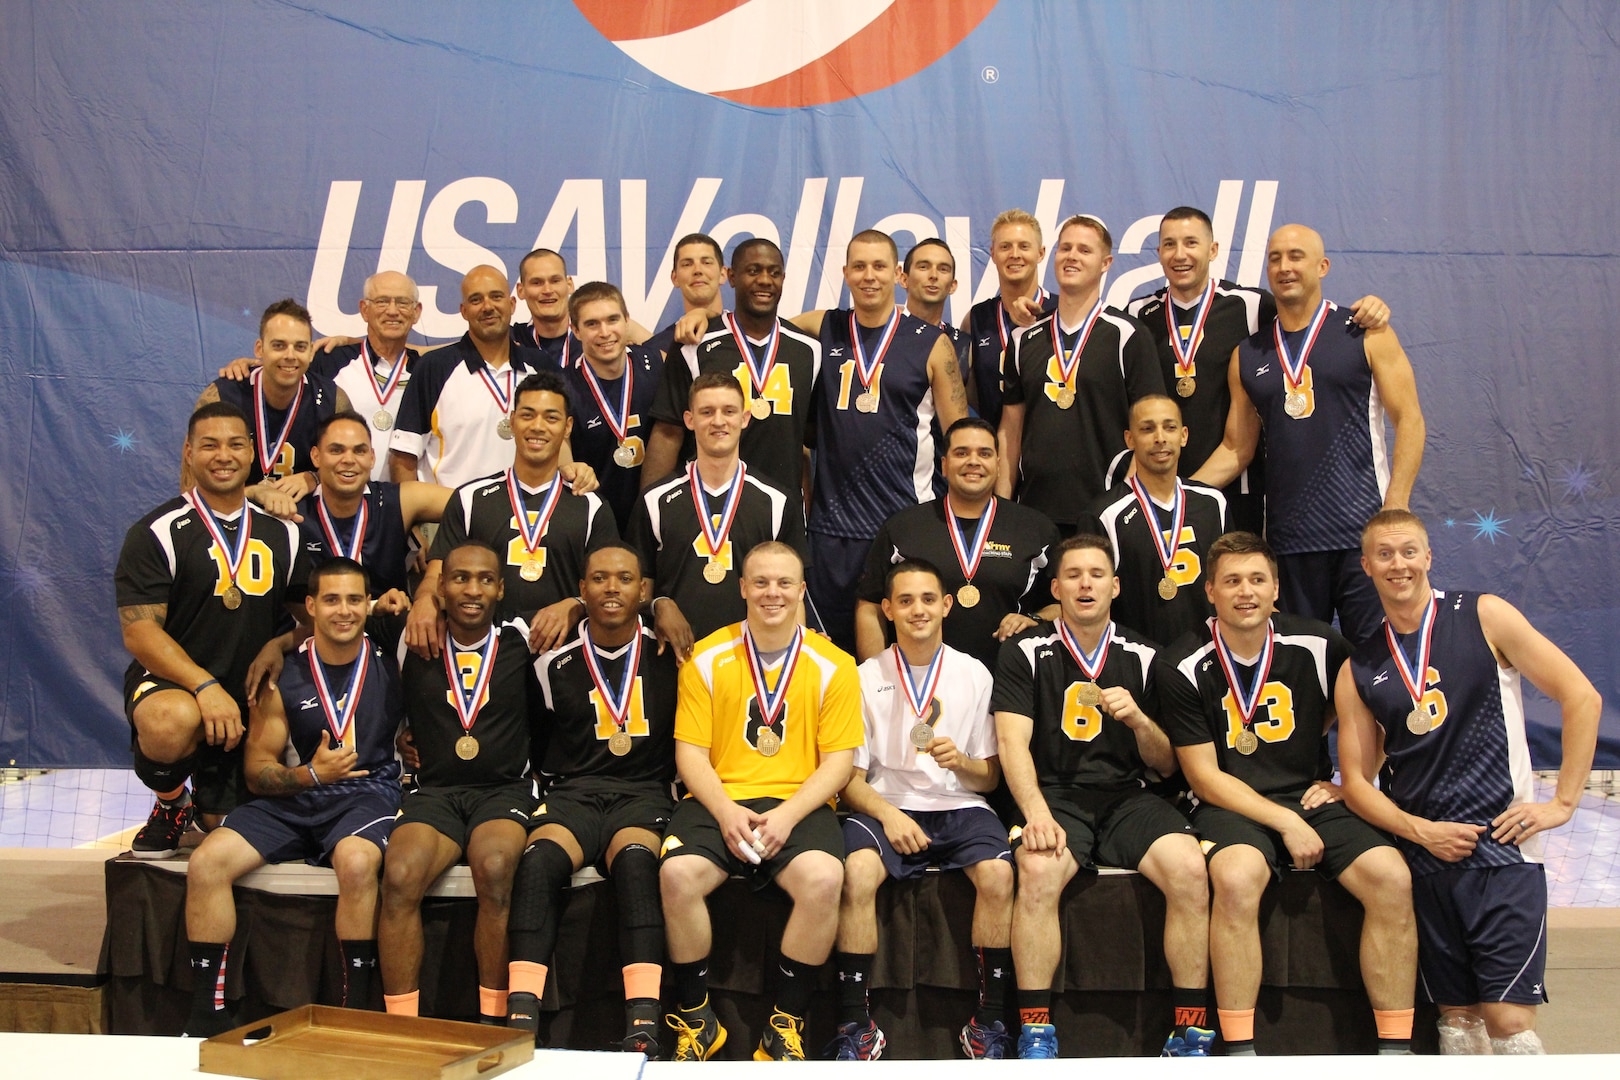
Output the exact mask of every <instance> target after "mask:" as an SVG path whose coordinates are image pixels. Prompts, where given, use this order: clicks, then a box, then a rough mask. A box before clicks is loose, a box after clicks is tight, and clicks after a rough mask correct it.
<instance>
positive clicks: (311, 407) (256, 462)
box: [214, 372, 337, 487]
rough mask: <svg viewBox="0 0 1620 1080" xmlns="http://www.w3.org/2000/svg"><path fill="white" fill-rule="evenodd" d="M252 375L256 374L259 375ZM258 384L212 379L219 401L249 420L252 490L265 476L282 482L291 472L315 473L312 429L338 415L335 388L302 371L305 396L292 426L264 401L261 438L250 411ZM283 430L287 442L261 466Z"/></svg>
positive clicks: (281, 411) (282, 412)
mask: <svg viewBox="0 0 1620 1080" xmlns="http://www.w3.org/2000/svg"><path fill="white" fill-rule="evenodd" d="M254 374H255V375H257V374H258V372H254ZM258 385H259V380H258V379H254V378H248V379H215V380H214V388H215V389H216V390H217V391H218V392H219V400H221V401H223V402H225V403H227V404H229V405H235V406H236V407H237V408H238V409H241V410H242V412H243V413H244V414H246V416H247V418H248V434H249V435H251V436H253V448H254V449H253V464H252V466H250V467H249V469H248V481H247V482H248V486H249V487H251V486H253V485H254V484H257V483H258V482H259V481H261V480H263V479H265V478H266V477H268V478H269V479H271V480H281V479H284V478H286V477H289V476H292V475H293V474H294V473H302V472H314V471H315V466H314V464H313V463H312V462H311V461H310V460H309V448H310V447H311V446H313V445H314V444H315V428H316V427H317V426H319V425H320V422H321V421H322V420H325V419H326V418H327V417H328V416H331V415H332V414H333V413H335V412H337V387H336V386H335V385H334V384H333V383H332V380H331V379H328V378H327V377H325V376H324V375H316V374H314V373H313V372H305V373H304V393H303V396H302V397H301V398H299V399H298V411H297V413H295V414H294V415H293V418H292V424H291V425H290V426H288V425H287V412H288V410H287V409H273V408H271V407H270V405H269V403H268V402H266V403H264V434H263V437H262V438H261V436H260V434H259V432H258V424H257V419H258V418H257V417H256V416H255V414H254V411H253V410H254V404H255V401H254V399H255V398H256V397H258V396H259V395H258V394H257V393H256V392H255V388H256V387H257V386H258ZM283 427H286V430H287V441H286V442H284V443H282V445H281V450H280V451H279V452H278V453H276V455H275V458H274V460H272V461H271V462H270V467H269V468H268V469H267V468H265V467H264V460H263V459H264V455H266V454H269V453H270V452H271V451H272V450H273V449H274V447H275V442H276V438H277V437H278V436H280V434H281V432H282V428H283Z"/></svg>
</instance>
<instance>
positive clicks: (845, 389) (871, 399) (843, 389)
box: [838, 360, 887, 413]
mask: <svg viewBox="0 0 1620 1080" xmlns="http://www.w3.org/2000/svg"><path fill="white" fill-rule="evenodd" d="M885 366H887V365H884V364H879V365H877V367H875V368H873V369H872V381H871V382H870V383H868V384H867V386H866V389H865V390H863V391H862V392H860V393H858V394H856V398H857V399H858V400H857V401H856V402H855V405H856V407H857V408H858V409H859V410H860V411H861V412H864V413H872V412H877V407H878V402H880V401H882V400H883V391H882V388H881V383H882V382H883V369H884V367H885ZM855 383H856V379H855V361H853V360H845V361H844V363H843V364H842V365H841V366H840V367H839V369H838V407H839V408H840V409H848V408H849V393H850V388H851V386H852V385H854V384H855ZM863 402H864V403H865V404H863Z"/></svg>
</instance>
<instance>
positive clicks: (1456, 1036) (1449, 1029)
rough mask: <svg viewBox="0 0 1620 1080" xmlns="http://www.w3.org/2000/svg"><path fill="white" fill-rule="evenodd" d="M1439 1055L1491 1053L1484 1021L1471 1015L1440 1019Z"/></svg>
mask: <svg viewBox="0 0 1620 1080" xmlns="http://www.w3.org/2000/svg"><path fill="white" fill-rule="evenodd" d="M1438 1027H1439V1029H1440V1053H1442V1054H1444V1055H1446V1056H1448V1057H1450V1056H1454V1055H1478V1054H1489V1053H1490V1052H1491V1037H1490V1036H1489V1035H1487V1034H1486V1033H1485V1021H1483V1020H1481V1019H1480V1018H1479V1017H1477V1016H1475V1015H1473V1014H1472V1013H1465V1012H1459V1013H1452V1014H1450V1015H1448V1016H1443V1017H1441V1018H1440V1022H1439V1024H1438Z"/></svg>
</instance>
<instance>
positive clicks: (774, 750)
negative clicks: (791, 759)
mask: <svg viewBox="0 0 1620 1080" xmlns="http://www.w3.org/2000/svg"><path fill="white" fill-rule="evenodd" d="M754 745H755V746H756V747H757V748H758V749H759V752H760V753H761V754H763V755H764V756H766V757H775V756H776V755H777V754H779V753H780V752H781V750H782V736H780V735H778V734H777V733H776V732H774V731H772V730H771V729H770V728H761V729H760V732H759V734H758V735H757V736H755V738H754Z"/></svg>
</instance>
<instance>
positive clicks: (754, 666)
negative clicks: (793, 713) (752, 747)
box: [743, 624, 804, 728]
mask: <svg viewBox="0 0 1620 1080" xmlns="http://www.w3.org/2000/svg"><path fill="white" fill-rule="evenodd" d="M803 648H804V627H802V626H796V627H794V628H793V640H792V641H790V642H789V643H788V648H787V655H785V656H783V657H782V673H781V674H780V675H778V676H777V677H776V689H775V690H774V691H770V690H766V689H765V665H764V664H763V663H762V662H761V661H760V659H759V649H758V648H756V647H755V645H754V635H753V634H752V633H750V632H749V630H748V627H747V625H746V624H745V625H744V626H743V651H744V652H745V653H746V654H747V656H748V675H749V677H750V678H751V679H753V680H754V700H755V701H757V702H759V718H760V719H761V720H763V721H764V722H765V726H766V727H768V728H774V727H775V726H776V718H777V717H778V716H780V715H782V706H783V705H785V704H786V703H787V688H788V684H789V683H790V682H792V681H793V672H794V670H795V669H797V668H798V666H799V653H800V652H801V651H802V650H803Z"/></svg>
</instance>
